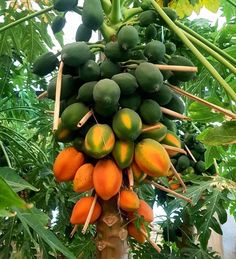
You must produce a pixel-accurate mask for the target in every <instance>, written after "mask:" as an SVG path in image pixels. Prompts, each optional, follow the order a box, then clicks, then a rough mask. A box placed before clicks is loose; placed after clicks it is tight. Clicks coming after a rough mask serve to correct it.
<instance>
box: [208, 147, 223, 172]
mask: <svg viewBox="0 0 236 259" xmlns="http://www.w3.org/2000/svg"><path fill="white" fill-rule="evenodd" d="M222 154H224V149H223V148H222V147H215V146H210V147H207V148H206V151H205V153H204V158H205V167H206V169H207V168H209V167H210V166H211V165H212V164H213V163H214V158H215V159H216V160H218V159H219V160H220V159H222Z"/></svg>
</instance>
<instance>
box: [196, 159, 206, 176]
mask: <svg viewBox="0 0 236 259" xmlns="http://www.w3.org/2000/svg"><path fill="white" fill-rule="evenodd" d="M195 170H196V173H197V174H202V173H203V172H204V171H205V170H206V169H205V162H204V161H201V160H200V161H198V162H197V163H196V165H195Z"/></svg>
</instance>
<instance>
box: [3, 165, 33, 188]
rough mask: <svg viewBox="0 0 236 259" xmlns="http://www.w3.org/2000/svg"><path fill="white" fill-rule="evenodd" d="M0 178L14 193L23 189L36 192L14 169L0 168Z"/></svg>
mask: <svg viewBox="0 0 236 259" xmlns="http://www.w3.org/2000/svg"><path fill="white" fill-rule="evenodd" d="M0 176H1V177H2V178H3V179H4V180H5V181H6V183H7V184H8V185H9V186H11V188H12V189H13V190H14V191H15V192H20V191H22V190H25V189H30V190H32V191H38V189H37V188H35V187H34V186H33V185H31V184H30V183H28V182H26V181H25V180H24V179H23V178H21V177H20V176H19V175H18V174H17V172H16V171H15V170H14V169H11V168H9V167H0Z"/></svg>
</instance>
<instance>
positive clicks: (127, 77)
mask: <svg viewBox="0 0 236 259" xmlns="http://www.w3.org/2000/svg"><path fill="white" fill-rule="evenodd" d="M111 79H112V80H113V81H115V82H116V83H117V84H118V85H119V87H120V92H121V94H122V95H130V94H132V93H134V92H135V91H136V89H137V88H138V83H137V80H136V78H135V77H134V76H133V75H131V74H130V73H119V74H116V75H114V76H113V77H112V78H111Z"/></svg>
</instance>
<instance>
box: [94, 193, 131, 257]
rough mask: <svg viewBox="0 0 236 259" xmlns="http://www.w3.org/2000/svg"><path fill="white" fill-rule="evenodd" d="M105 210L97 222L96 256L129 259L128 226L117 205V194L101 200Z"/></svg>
mask: <svg viewBox="0 0 236 259" xmlns="http://www.w3.org/2000/svg"><path fill="white" fill-rule="evenodd" d="M99 203H100V204H101V206H102V209H103V212H102V215H101V217H100V219H99V221H98V222H97V236H96V248H97V251H96V258H97V259H127V258H128V245H127V234H128V232H127V228H126V226H124V225H125V222H124V220H123V219H122V216H121V214H120V211H119V208H118V206H117V196H116V197H114V198H112V199H110V200H108V201H103V200H100V201H99Z"/></svg>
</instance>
